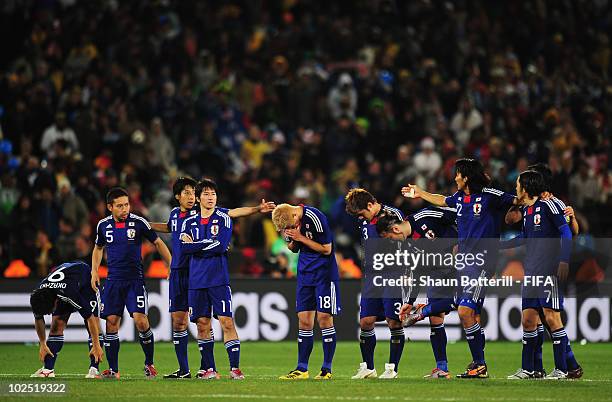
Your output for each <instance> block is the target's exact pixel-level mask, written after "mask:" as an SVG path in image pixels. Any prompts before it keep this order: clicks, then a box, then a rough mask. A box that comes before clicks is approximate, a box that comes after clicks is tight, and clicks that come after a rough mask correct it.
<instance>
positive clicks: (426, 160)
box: [414, 137, 442, 179]
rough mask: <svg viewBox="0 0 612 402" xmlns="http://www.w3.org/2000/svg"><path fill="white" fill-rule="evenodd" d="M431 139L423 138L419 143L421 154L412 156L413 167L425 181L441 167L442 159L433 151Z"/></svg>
mask: <svg viewBox="0 0 612 402" xmlns="http://www.w3.org/2000/svg"><path fill="white" fill-rule="evenodd" d="M434 148H435V143H434V140H433V138H431V137H425V138H423V140H422V141H421V152H418V153H417V154H416V155H415V156H414V167H415V168H416V170H417V172H418V173H419V174H422V175H424V176H425V178H426V179H431V178H432V177H434V176H435V175H436V174H437V173H438V170H440V168H441V167H442V158H440V154H438V153H437V152H436V151H435V150H434Z"/></svg>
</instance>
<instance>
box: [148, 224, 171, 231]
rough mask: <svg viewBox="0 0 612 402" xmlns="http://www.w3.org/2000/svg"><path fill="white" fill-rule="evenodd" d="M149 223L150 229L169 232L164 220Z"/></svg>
mask: <svg viewBox="0 0 612 402" xmlns="http://www.w3.org/2000/svg"><path fill="white" fill-rule="evenodd" d="M149 225H151V229H153V230H155V231H156V232H159V233H170V229H168V225H166V224H165V223H164V222H149Z"/></svg>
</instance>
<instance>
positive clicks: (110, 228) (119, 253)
mask: <svg viewBox="0 0 612 402" xmlns="http://www.w3.org/2000/svg"><path fill="white" fill-rule="evenodd" d="M143 238H146V239H147V240H149V241H150V242H151V243H152V242H154V241H155V240H157V239H158V237H157V234H156V233H155V232H154V231H153V229H151V225H149V222H147V221H146V219H144V218H142V217H140V216H138V215H136V214H129V216H128V217H127V219H126V220H125V221H123V222H116V221H115V220H114V219H113V217H112V215H111V216H108V217H106V218H104V219H101V220H100V221H99V222H98V227H97V228H96V245H97V246H100V247H104V246H106V255H107V257H106V259H107V262H108V278H107V280H108V281H124V280H135V279H143V278H144V275H143V265H142V250H141V249H142V240H143Z"/></svg>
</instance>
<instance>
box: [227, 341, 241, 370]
mask: <svg viewBox="0 0 612 402" xmlns="http://www.w3.org/2000/svg"><path fill="white" fill-rule="evenodd" d="M225 350H226V351H227V357H228V358H229V364H230V369H231V370H233V369H237V368H239V367H240V341H239V340H238V339H234V340H232V341H227V342H225Z"/></svg>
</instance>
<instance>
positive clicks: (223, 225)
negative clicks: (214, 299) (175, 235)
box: [180, 207, 232, 289]
mask: <svg viewBox="0 0 612 402" xmlns="http://www.w3.org/2000/svg"><path fill="white" fill-rule="evenodd" d="M227 213H228V210H227V209H225V208H219V207H217V208H215V210H214V212H213V213H212V215H211V216H209V217H208V218H202V216H201V215H200V213H197V214H195V215H193V216H191V217H190V218H187V219H185V221H184V222H183V226H182V228H181V233H187V234H188V235H189V236H191V238H192V239H193V243H185V242H181V243H180V248H181V253H183V254H184V255H190V256H191V258H190V261H189V289H206V288H212V287H215V286H221V285H229V268H228V262H227V249H228V247H229V244H230V240H231V238H232V219H231V218H230V216H229V215H228V214H227Z"/></svg>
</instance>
